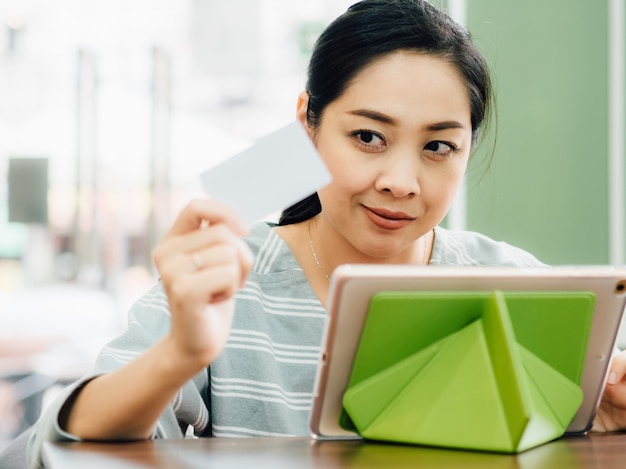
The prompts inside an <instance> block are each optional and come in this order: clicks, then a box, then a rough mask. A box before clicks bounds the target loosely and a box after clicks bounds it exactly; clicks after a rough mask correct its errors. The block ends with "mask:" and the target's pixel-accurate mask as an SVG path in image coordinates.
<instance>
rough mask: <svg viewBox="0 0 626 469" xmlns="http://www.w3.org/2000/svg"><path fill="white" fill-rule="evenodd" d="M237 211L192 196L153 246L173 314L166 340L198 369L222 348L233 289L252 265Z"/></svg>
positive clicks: (179, 355)
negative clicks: (168, 228)
mask: <svg viewBox="0 0 626 469" xmlns="http://www.w3.org/2000/svg"><path fill="white" fill-rule="evenodd" d="M245 233H246V229H245V228H243V227H242V226H241V224H240V222H239V221H238V218H237V217H236V215H235V214H234V213H233V212H232V211H231V210H230V209H228V208H227V207H225V206H224V205H222V204H221V203H219V202H217V201H215V200H211V199H207V200H194V201H192V202H191V203H190V204H189V205H188V206H187V207H186V208H185V209H184V210H183V211H182V212H181V213H180V215H179V216H178V218H177V219H176V221H175V222H174V224H173V225H172V228H171V229H170V231H169V232H168V233H167V234H166V236H165V237H164V238H163V240H162V241H161V243H160V244H159V245H158V246H157V248H156V249H155V250H154V262H155V265H156V267H157V270H158V271H159V274H160V277H161V281H162V282H163V286H164V288H165V292H166V294H167V297H168V301H169V306H170V311H171V315H172V327H171V333H170V336H169V338H168V339H169V340H170V342H171V345H172V346H173V349H174V352H175V353H176V355H177V358H178V359H180V360H181V361H180V364H181V366H183V365H188V366H190V367H192V368H195V369H197V370H198V371H199V370H200V369H202V368H203V367H205V366H207V365H208V364H210V363H211V362H212V361H213V360H214V359H215V358H217V356H218V355H219V353H220V352H221V350H222V348H223V347H224V344H225V343H226V340H227V339H228V335H229V333H230V327H231V323H232V315H233V310H234V301H233V295H234V293H235V290H236V289H237V288H239V287H241V286H242V285H243V283H244V282H245V279H246V277H247V275H248V272H249V271H250V268H251V266H252V254H251V253H250V250H249V249H248V247H247V245H246V244H245V243H244V242H243V240H242V239H241V236H242V235H244V234H245Z"/></svg>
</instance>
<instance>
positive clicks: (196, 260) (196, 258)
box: [191, 251, 204, 270]
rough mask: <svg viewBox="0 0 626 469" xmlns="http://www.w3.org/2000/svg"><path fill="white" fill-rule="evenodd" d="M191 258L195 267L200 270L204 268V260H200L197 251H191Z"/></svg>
mask: <svg viewBox="0 0 626 469" xmlns="http://www.w3.org/2000/svg"><path fill="white" fill-rule="evenodd" d="M191 260H192V261H193V265H195V266H196V269H198V270H202V269H203V268H204V262H202V258H201V257H200V254H198V252H197V251H196V252H192V253H191Z"/></svg>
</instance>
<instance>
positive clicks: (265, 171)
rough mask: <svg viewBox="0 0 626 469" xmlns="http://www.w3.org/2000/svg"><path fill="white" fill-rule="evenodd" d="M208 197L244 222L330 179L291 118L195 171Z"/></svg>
mask: <svg viewBox="0 0 626 469" xmlns="http://www.w3.org/2000/svg"><path fill="white" fill-rule="evenodd" d="M200 179H201V181H202V187H203V188H204V190H205V191H206V192H207V193H208V194H209V195H210V196H211V197H213V198H215V199H218V200H220V201H221V202H224V203H225V204H226V205H228V206H230V207H231V208H233V209H234V210H235V211H236V212H237V214H238V215H239V217H240V218H241V219H242V221H243V222H244V223H246V224H247V225H251V224H252V223H254V222H256V221H258V220H260V219H261V218H263V217H266V216H268V215H270V214H272V213H274V212H277V211H279V210H282V209H285V208H287V207H289V206H291V205H293V204H294V203H296V202H299V201H300V200H302V199H304V198H305V197H307V196H309V195H311V194H312V193H313V192H315V191H317V190H318V189H321V188H322V187H324V186H326V185H327V184H328V183H330V180H331V177H330V173H329V172H328V169H327V168H326V165H325V164H324V162H323V161H322V159H321V158H320V156H319V154H318V153H317V150H316V149H315V146H314V145H313V143H312V142H311V139H310V138H309V136H308V135H307V133H306V131H305V130H304V128H303V127H302V125H301V124H300V122H298V121H296V122H294V123H292V124H289V125H287V126H286V127H283V128H282V129H280V130H277V131H276V132H273V133H271V134H269V135H266V136H265V137H262V138H261V139H259V140H258V141H257V142H256V143H255V144H254V145H252V146H251V147H250V148H248V149H247V150H244V151H242V152H241V153H238V154H236V155H235V156H233V157H231V158H229V159H228V160H226V161H224V162H223V163H220V164H218V165H217V166H215V167H213V168H211V169H209V170H207V171H205V172H203V173H202V174H201V175H200Z"/></svg>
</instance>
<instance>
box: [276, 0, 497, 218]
mask: <svg viewBox="0 0 626 469" xmlns="http://www.w3.org/2000/svg"><path fill="white" fill-rule="evenodd" d="M399 50H407V51H415V52H419V53H425V54H429V55H435V56H438V57H441V58H443V59H445V60H447V61H448V62H449V63H450V64H452V65H453V66H455V67H456V69H457V70H458V71H459V73H460V74H461V76H462V77H463V79H464V81H465V84H466V86H467V89H468V92H469V97H470V117H471V125H472V144H476V143H477V141H478V136H479V129H480V128H481V125H482V124H483V122H484V121H485V120H486V119H487V118H488V114H489V110H490V107H491V102H492V99H493V97H492V87H491V80H490V77H489V69H488V67H487V64H486V62H485V60H484V58H483V56H482V54H481V53H480V52H479V51H478V49H477V47H476V46H475V45H474V43H473V42H472V40H471V37H470V35H469V33H468V32H467V30H466V29H465V28H463V27H461V26H460V25H459V24H457V23H455V22H454V21H453V20H452V19H451V18H450V17H449V16H448V15H446V14H445V13H444V12H442V11H441V10H438V9H437V8H436V7H434V6H432V5H431V4H429V3H428V2H427V1H426V0H363V1H361V2H358V3H355V4H354V5H352V6H351V7H350V8H348V10H347V11H346V12H345V13H344V14H343V15H341V16H339V17H338V18H337V19H336V20H335V21H333V22H332V23H331V24H330V25H329V26H328V27H327V28H326V29H325V30H324V32H323V33H322V34H321V35H320V37H319V38H318V39H317V41H316V43H315V46H314V48H313V53H312V55H311V59H310V61H309V67H308V76H307V83H306V91H307V93H308V94H309V103H308V108H307V123H308V125H309V126H310V127H311V129H312V130H313V132H315V131H316V129H317V128H318V127H319V124H320V122H321V119H322V116H323V113H324V109H325V108H326V106H328V105H329V104H330V103H331V102H333V101H334V100H335V99H337V98H339V96H341V94H342V93H343V92H344V91H345V90H346V88H347V87H348V86H349V85H350V83H351V81H352V80H353V79H354V78H355V76H356V75H357V74H358V73H359V72H361V71H362V70H363V69H364V68H366V67H367V66H368V65H369V64H371V63H372V62H373V61H375V60H376V59H379V58H382V57H383V56H385V55H388V54H390V53H392V52H396V51H399ZM320 211H321V203H320V200H319V197H318V196H317V193H314V194H311V195H310V196H309V197H307V198H306V199H304V200H301V201H300V202H298V203H297V204H294V205H292V206H291V207H289V208H287V209H285V210H284V211H283V212H282V214H281V216H280V219H279V222H278V223H279V225H288V224H291V223H298V222H301V221H304V220H307V219H309V218H311V217H313V216H315V215H317V214H318V213H319V212H320Z"/></svg>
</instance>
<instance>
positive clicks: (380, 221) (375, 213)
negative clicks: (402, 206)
mask: <svg viewBox="0 0 626 469" xmlns="http://www.w3.org/2000/svg"><path fill="white" fill-rule="evenodd" d="M362 207H363V211H364V212H365V215H367V217H368V218H369V220H370V221H371V222H372V223H373V224H374V225H376V226H377V227H378V228H382V229H385V230H399V229H400V228H404V227H405V226H407V225H409V224H410V223H411V222H412V221H413V220H415V217H413V216H411V215H409V214H408V213H406V212H400V211H395V210H388V209H385V208H378V207H366V206H365V205H362Z"/></svg>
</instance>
